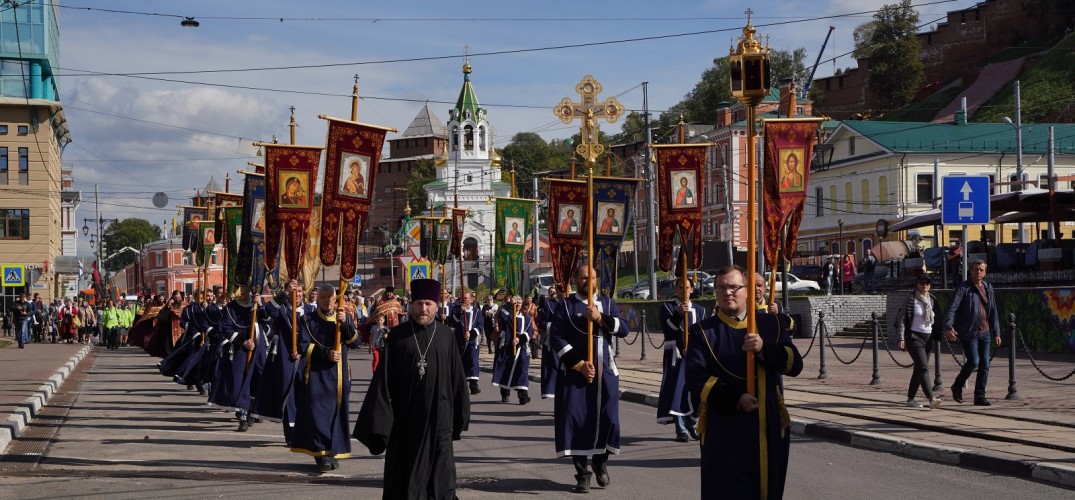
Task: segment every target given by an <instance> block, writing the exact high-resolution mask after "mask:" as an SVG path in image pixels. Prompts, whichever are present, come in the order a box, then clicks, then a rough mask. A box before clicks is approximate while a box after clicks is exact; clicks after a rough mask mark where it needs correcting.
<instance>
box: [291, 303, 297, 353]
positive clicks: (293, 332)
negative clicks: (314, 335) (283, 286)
mask: <svg viewBox="0 0 1075 500" xmlns="http://www.w3.org/2000/svg"><path fill="white" fill-rule="evenodd" d="M298 308H299V293H298V292H297V291H296V290H294V289H292V290H291V354H293V355H294V354H298V353H299V322H298V320H299V317H298V316H299V314H298V313H299V311H298Z"/></svg>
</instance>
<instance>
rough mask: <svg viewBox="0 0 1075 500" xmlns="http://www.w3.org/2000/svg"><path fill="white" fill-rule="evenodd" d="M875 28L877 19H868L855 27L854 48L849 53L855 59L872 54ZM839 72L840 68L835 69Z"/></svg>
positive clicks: (864, 57) (867, 57)
mask: <svg viewBox="0 0 1075 500" xmlns="http://www.w3.org/2000/svg"><path fill="white" fill-rule="evenodd" d="M876 29H877V21H869V22H866V23H862V24H860V25H858V26H857V27H855V32H854V33H853V34H852V36H853V37H854V39H855V50H854V51H853V52H852V53H851V54H852V55H853V56H854V57H855V59H869V58H870V56H872V55H873V46H872V41H871V40H873V32H874V31H875V30H876ZM836 71H837V73H836V74H840V73H839V71H840V70H836Z"/></svg>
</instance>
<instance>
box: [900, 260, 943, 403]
mask: <svg viewBox="0 0 1075 500" xmlns="http://www.w3.org/2000/svg"><path fill="white" fill-rule="evenodd" d="M932 285H933V283H932V281H931V280H930V278H929V276H925V275H922V276H919V277H918V281H917V283H916V284H915V289H914V291H912V292H911V295H910V296H909V297H908V298H907V302H906V303H904V305H903V308H902V309H901V310H900V313H898V314H897V315H896V336H897V338H899V346H900V349H903V350H905V351H909V352H910V354H911V361H913V362H914V369H913V371H912V373H911V381H910V384H909V386H908V387H907V402H906V403H904V404H905V405H906V406H909V407H911V408H922V404H921V403H919V402H918V401H917V400H915V395H916V394H918V388H919V387H921V388H922V394H923V395H925V396H926V399H927V400H928V401H929V408H930V409H931V410H932V409H934V408H937V407H939V406H941V398H940V397H939V396H935V395H934V394H933V389H932V388H933V381H931V380H930V378H929V352H930V350H931V348H932V347H933V338H934V336H935V335H940V328H941V323H943V321H942V319H941V313H942V312H943V311H941V309H940V306H938V305H937V298H936V297H934V296H933V294H931V293H929V290H930V287H931V286H932ZM904 331H906V332H907V335H906V336H905V335H904ZM938 354H939V353H938Z"/></svg>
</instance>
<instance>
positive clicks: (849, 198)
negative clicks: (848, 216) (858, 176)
mask: <svg viewBox="0 0 1075 500" xmlns="http://www.w3.org/2000/svg"><path fill="white" fill-rule="evenodd" d="M854 203H855V189H854V188H853V187H851V183H850V182H845V183H844V212H847V213H851V212H853V211H854V210H855V207H854Z"/></svg>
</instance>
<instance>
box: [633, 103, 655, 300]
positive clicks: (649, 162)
mask: <svg viewBox="0 0 1075 500" xmlns="http://www.w3.org/2000/svg"><path fill="white" fill-rule="evenodd" d="M642 119H643V121H644V124H645V127H646V182H648V183H649V202H648V203H647V205H648V206H649V216H648V217H646V236H647V237H646V239H647V240H649V253H650V258H649V298H650V299H651V300H652V299H656V298H657V274H656V273H657V221H656V218H657V188H656V186H655V184H656V183H657V175H656V173H655V172H654V171H653V149H652V148H651V147H650V146H651V145H652V144H653V131H652V130H650V123H649V82H642ZM635 251H636V252H637V251H638V249H637V248H636V249H635Z"/></svg>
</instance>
